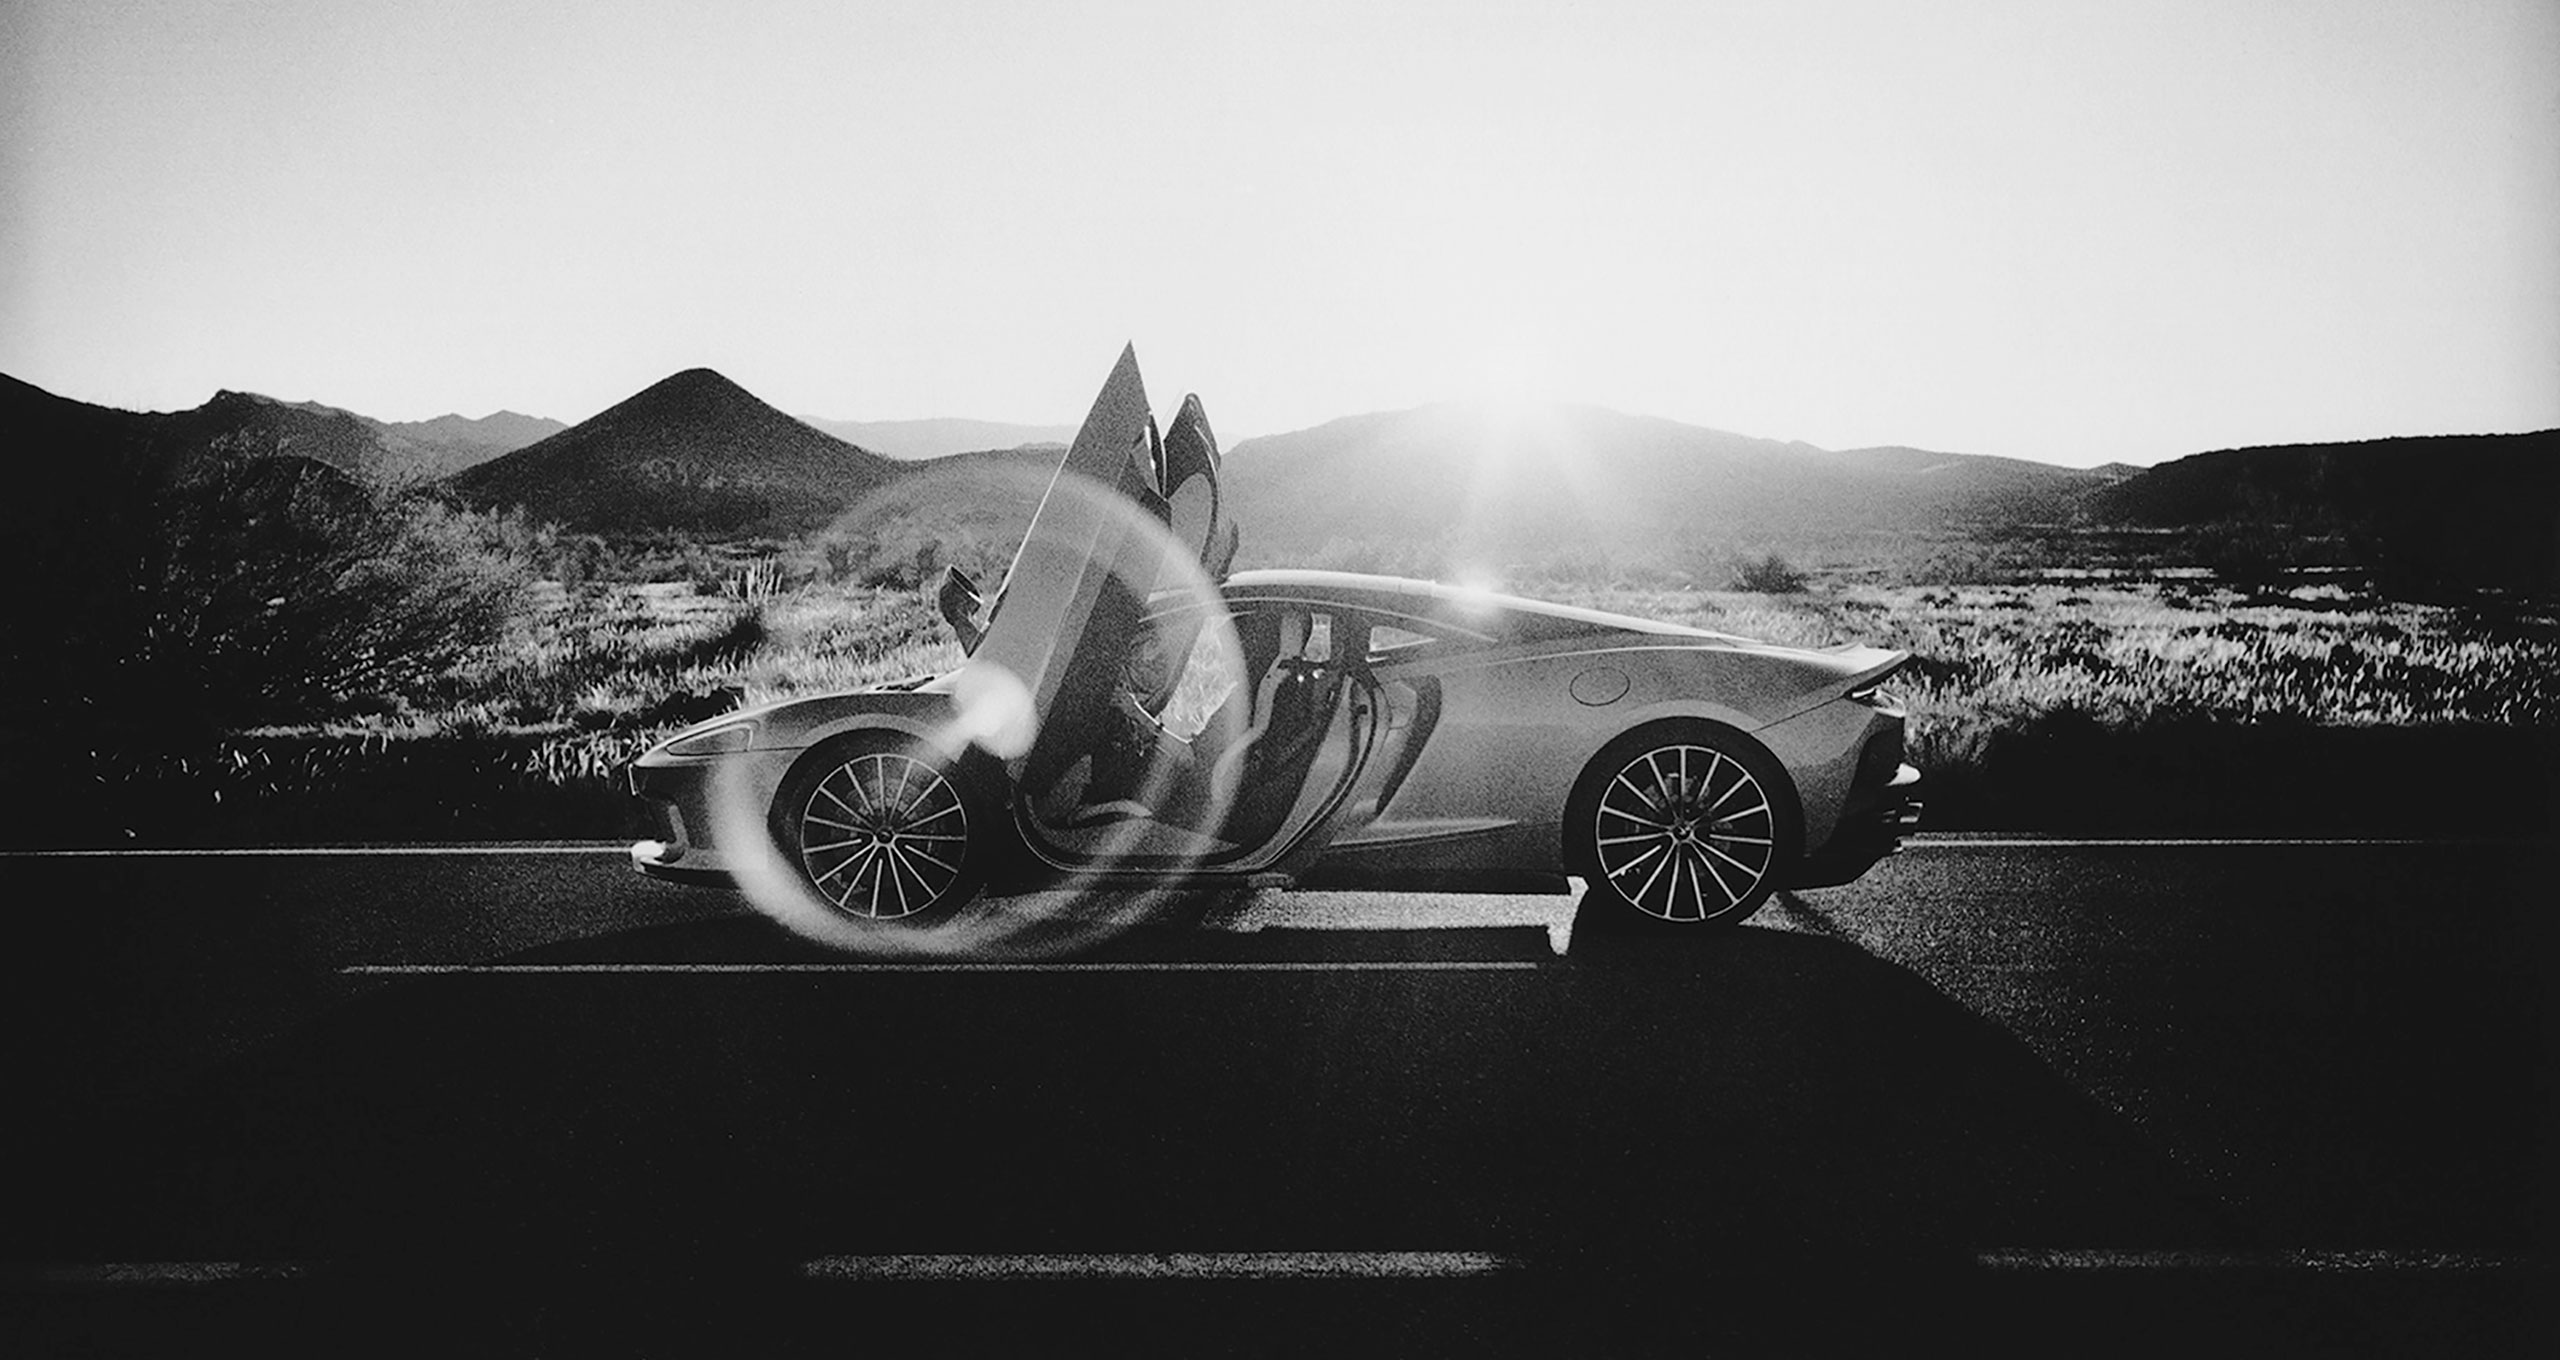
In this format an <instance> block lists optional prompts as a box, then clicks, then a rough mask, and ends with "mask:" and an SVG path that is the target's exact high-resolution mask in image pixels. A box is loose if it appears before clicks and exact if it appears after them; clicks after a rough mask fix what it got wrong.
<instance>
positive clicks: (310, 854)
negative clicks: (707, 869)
mask: <svg viewBox="0 0 2560 1360" xmlns="http://www.w3.org/2000/svg"><path fill="white" fill-rule="evenodd" d="M630 852H631V846H630V844H629V843H628V842H624V841H617V842H615V843H613V844H611V845H594V844H587V843H582V842H558V841H531V842H526V843H525V844H522V845H506V844H495V845H492V844H454V845H234V846H213V847H203V848H193V849H190V848H182V847H166V846H125V847H116V848H110V849H93V850H0V859H237V858H258V857H266V858H282V859H291V858H297V857H300V858H313V859H319V858H326V857H330V856H337V857H341V858H357V859H363V858H369V857H375V856H392V855H431V856H465V857H471V856H480V857H498V856H505V855H593V856H596V857H598V858H602V857H604V856H607V855H613V856H617V857H619V856H624V855H628V854H629V853H630Z"/></svg>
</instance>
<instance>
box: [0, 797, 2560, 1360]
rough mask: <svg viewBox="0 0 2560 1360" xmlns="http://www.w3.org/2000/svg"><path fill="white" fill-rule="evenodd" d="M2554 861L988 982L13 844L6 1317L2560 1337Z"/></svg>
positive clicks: (1187, 937)
mask: <svg viewBox="0 0 2560 1360" xmlns="http://www.w3.org/2000/svg"><path fill="white" fill-rule="evenodd" d="M2541 855H2542V852H2541V851H2539V850H2518V849H2513V848H2473V849H2462V850H2446V849H2441V848H2415V847H2400V848H2389V847H2385V848H2364V849H2352V848H2343V847H2299V848H2292V849H2283V848H2265V849H2256V850H2252V849H2235V848H2229V847H2222V848H2213V849H2179V848H2162V849H2149V850H2142V849H2132V850H2128V849H2121V848H2119V849H2105V848H2098V849H2055V848H2048V849H2043V850H2037V849H2032V848H2030V849H2007V848H2002V847H1978V848H1971V849H1967V848H1962V847H1953V848H1941V849H1938V850H1934V851H1917V852H1913V853H1912V854H1909V855H1906V856H1905V857H1903V858H1902V859H1899V860H1896V861H1894V862H1891V863H1889V864H1887V865H1885V866H1883V867H1882V868H1880V869H1879V870H1878V871H1877V872H1876V874H1874V875H1871V876H1870V878H1869V879H1868V880H1867V881H1866V882H1864V883H1862V884H1861V885H1858V886H1857V887H1856V888H1854V889H1851V890H1845V891H1843V892H1840V893H1831V894H1807V895H1806V896H1805V897H1804V898H1802V899H1801V900H1796V901H1790V902H1786V903H1781V904H1779V905H1777V906H1773V907H1772V908H1771V909H1770V911H1769V913H1768V916H1769V922H1768V923H1769V924H1772V925H1777V926H1780V927H1792V928H1781V929H1765V928H1764V929H1746V930H1742V931H1736V932H1731V933H1728V934H1725V935H1722V936H1720V937H1717V938H1716V939H1714V940H1712V941H1707V942H1703V943H1699V942H1687V943H1685V944H1684V945H1683V947H1679V948H1671V949H1665V948H1662V947H1659V946H1658V945H1655V944H1649V943H1646V942H1642V941H1625V940H1612V941H1606V942H1595V941H1593V940H1591V939H1589V938H1585V939H1583V940H1582V941H1580V942H1579V945H1578V947H1577V948H1576V949H1574V950H1573V951H1572V952H1571V953H1570V954H1569V955H1567V956H1563V957H1559V956H1558V955H1557V954H1556V953H1555V952H1554V950H1553V949H1552V948H1551V939H1550V935H1549V933H1548V932H1547V931H1545V930H1543V929H1540V928H1538V927H1536V926H1533V925H1524V926H1511V927H1493V926H1472V927H1470V926H1464V925H1461V926H1460V927H1458V928H1452V929H1440V930H1374V929H1372V930H1360V929H1350V930H1338V929H1337V930H1311V929H1290V928H1285V927H1283V928H1276V929H1266V930H1262V931H1260V932H1257V933H1251V934H1238V933H1232V932H1203V931H1199V930H1195V929H1186V928H1180V927H1179V926H1167V927H1164V928H1160V929H1155V930H1149V931H1144V932H1141V933H1139V934H1137V935H1134V936H1132V937H1129V938H1126V939H1124V940H1122V941H1120V942H1119V943H1117V944H1115V945H1113V946H1112V947H1111V948H1110V949H1109V950H1107V951H1105V952H1104V953H1103V954H1102V955H1100V956H1097V957H1091V958H1087V959H1085V960H1082V961H1079V962H1073V963H1066V964H1057V963H1040V964H1033V965H1029V966H1013V967H1005V968H983V967H979V968H934V969H919V968H915V967H897V966H863V965H852V966H848V964H847V961H845V960H842V959H840V958H836V957H834V956H830V955H826V954H823V953H820V952H818V951H816V950H815V949H814V948H812V947H809V946H805V945H801V944H799V943H796V942H794V941H792V940H791V939H789V938H788V937H785V936H783V935H781V934H780V933H779V932H778V931H776V930H775V929H774V928H773V927H771V926H769V925H767V924H766V923H765V922H763V921H762V920H761V919H760V918H756V917H751V916H740V915H734V914H720V913H722V912H723V911H724V909H725V908H726V907H727V906H728V901H727V899H722V898H718V897H707V898H706V897H702V896H698V895H692V894H684V893H679V892H675V891H673V890H664V889H659V888H657V887H655V886H654V885H641V884H635V883H631V882H627V881H625V880H624V879H623V878H621V877H615V876H614V875H620V874H621V871H620V870H619V869H618V868H615V867H613V866H612V864H611V863H610V861H609V860H605V859H601V858H595V859H575V858H568V857H556V856H555V857H552V858H550V859H544V860H537V859H526V860H523V861H521V862H509V861H506V860H490V861H481V860H468V861H466V860H455V861H451V862H445V861H430V860H416V859H412V860H404V861H379V860H363V859H358V860H347V861H338V862H325V863H314V862H304V861H299V860H277V861H231V860H225V861H218V862H217V861H209V860H184V859H181V860H146V861H132V860H88V861H64V860H39V861H27V860H19V861H13V862H11V864H10V867H11V868H12V869H13V870H15V871H17V872H18V876H19V877H20V880H21V882H22V883H24V884H26V885H28V886H30V887H32V888H34V889H36V890H37V891H36V893H35V895H33V896H31V897H26V898H22V900H24V901H27V902H29V903H31V904H32V907H33V910H34V911H35V912H36V913H37V914H38V919H39V921H40V922H41V924H40V925H39V926H38V928H37V929H36V930H35V932H34V934H33V938H34V939H35V940H36V941H37V942H38V945H37V947H34V948H30V949H28V950H25V951H23V952H20V953H18V954H16V955H15V956H14V957H13V959H12V961H11V963H10V969H11V972H12V977H11V978H10V984H11V991H10V995H11V1002H10V1004H11V1006H12V1007H13V1013H12V1014H11V1016H10V1020H11V1024H10V1032H11V1034H12V1036H13V1038H12V1041H11V1042H12V1048H11V1050H10V1051H9V1053H8V1061H9V1067H8V1069H7V1071H8V1075H9V1077H10V1079H11V1082H12V1087H13V1089H16V1090H20V1091H33V1092H35V1093H37V1095H38V1096H39V1099H38V1101H36V1102H35V1104H34V1107H35V1110H36V1111H38V1112H39V1113H38V1115H37V1116H36V1117H33V1118H28V1119H22V1120H21V1121H18V1122H17V1123H16V1124H15V1126H14V1128H13V1133H12V1137H13V1138H14V1139H15V1140H16V1146H15V1147H13V1148H12V1149H11V1156H10V1158H9V1160H8V1162H7V1165H8V1166H9V1167H10V1168H11V1171H12V1174H11V1178H10V1179H11V1184H10V1187H9V1195H10V1201H11V1204H12V1209H11V1211H10V1212H9V1213H8V1214H7V1215H6V1216H5V1226H0V1234H5V1237H0V1259H5V1260H7V1261H10V1262H14V1263H15V1264H14V1265H13V1266H11V1267H9V1273H8V1275H7V1277H6V1281H5V1287H0V1310H5V1312H0V1325H5V1327H6V1328H7V1333H6V1335H9V1336H12V1337H14V1338H15V1339H16V1341H17V1342H18V1344H17V1345H15V1346H14V1347H12V1349H13V1350H14V1351H16V1352H18V1353H38V1354H43V1353H118V1352H131V1351H135V1350H141V1351H165V1350H188V1351H195V1350H202V1349H207V1348H208V1347H207V1345H206V1342H208V1341H216V1340H230V1341H234V1342H240V1341H246V1342H249V1343H252V1344H256V1345H258V1346H259V1348H260V1349H262V1350H269V1351H272V1350H278V1349H284V1350H314V1351H317V1350H329V1351H333V1352H336V1351H347V1350H355V1351H363V1352H371V1351H381V1350H386V1349H387V1350H424V1351H442V1352H455V1351H460V1352H471V1353H483V1352H493V1351H494V1352H499V1353H525V1354H552V1353H560V1352H563V1351H580V1350H589V1349H599V1348H601V1349H607V1350H614V1351H621V1352H630V1353H739V1354H756V1353H773V1352H800V1351H819V1350H825V1351H830V1352H841V1351H844V1350H848V1349H853V1348H856V1347H863V1346H867V1345H870V1344H873V1343H877V1342H904V1343H906V1344H908V1345H914V1346H918V1347H921V1346H922V1345H925V1344H931V1345H933V1346H935V1347H936V1348H938V1349H942V1348H957V1349H961V1350H992V1349H1005V1350H1024V1349H1035V1348H1036V1349H1041V1350H1052V1349H1090V1348H1094V1347H1099V1346H1108V1347H1110V1348H1111V1349H1113V1350H1119V1351H1129V1350H1135V1351H1170V1352H1175V1353H1219V1352H1228V1351H1239V1350H1241V1351H1258V1352H1266V1353H1283V1354H1296V1353H1304V1352H1306V1351H1309V1350H1313V1349H1315V1348H1317V1347H1319V1346H1334V1347H1342V1348H1354V1349H1355V1351H1356V1353H1363V1354H1376V1353H1404V1352H1414V1351H1449V1350H1464V1351H1481V1350H1491V1351H1501V1352H1513V1351H1518V1352H1533V1351H1534V1352H1546V1353H1557V1352H1561V1353H1566V1354H1587V1353H1613V1352H1620V1353H1651V1352H1661V1351H1675V1350H1688V1349H1693V1348H1694V1347H1695V1346H1697V1345H1698V1344H1700V1343H1704V1344H1706V1345H1707V1346H1709V1347H1710V1348H1714V1349H1723V1350H1729V1351H1735V1352H1739V1353H1746V1354H1759V1353H1770V1352H1777V1353H1801V1352H1805V1351H1830V1350H1852V1349H1855V1350H1866V1349H1874V1348H1878V1347H1881V1346H1895V1347H1902V1346H1908V1345H1911V1344H1914V1343H1920V1342H1925V1341H1929V1340H1940V1341H1950V1342H1954V1343H1957V1344H1961V1345H1964V1346H1965V1347H1966V1348H1967V1349H1968V1350H1971V1351H1974V1352H1977V1353H1979V1352H1983V1351H1994V1352H2014V1353H2053V1352H2071V1353H2088V1352H2091V1351H2116V1352H2120V1353H2157V1352H2159V1351H2163V1350H2169V1349H2172V1348H2174V1349H2177V1350H2181V1351H2190V1352H2192V1351H2202V1352H2205V1353H2214V1354H2243V1353H2245V1354H2310V1353H2342V1352H2344V1353H2363V1354H2506V1353H2516V1354H2527V1353H2536V1352H2537V1351H2538V1348H2539V1345H2540V1343H2541V1342H2542V1341H2543V1340H2547V1339H2548V1333H2547V1328H2548V1325H2549V1316H2548V1314H2547V1313H2546V1312H2544V1311H2543V1310H2542V1305H2541V1304H2540V1303H2539V1300H2540V1298H2541V1296H2542V1294H2543V1292H2544V1290H2545V1287H2546V1286H2547V1284H2548V1279H2547V1273H2546V1270H2545V1267H2544V1266H2543V1265H2542V1262H2544V1261H2545V1260H2547V1253H2548V1249H2549V1245H2550V1243H2549V1239H2548V1228H2549V1225H2550V1222H2551V1215H2550V1212H2549V1210H2550V1204H2551V1201H2550V1199H2549V1195H2550V1186H2549V1184H2548V1182H2547V1181H2545V1180H2543V1179H2542V1167H2541V1162H2542V1160H2543V1158H2542V1155H2541V1154H2542V1151H2543V1149H2544V1147H2545V1146H2546V1143H2547V1140H2546V1138H2545V1135H2546V1133H2547V1131H2548V1129H2549V1120H2550V1115H2551V1106H2550V1102H2551V1099H2552V1096H2551V1086H2550V1082H2549V1061H2548V1059H2549V1054H2550V1051H2551V1047H2550V1041H2551V1038H2552V1032H2551V1026H2552V1020H2553V1009H2552V1007H2551V1004H2550V997H2549V990H2548V982H2549V980H2550V976H2551V953H2550V941H2551V935H2550V932H2549V930H2548V927H2547V923H2546V922H2545V919H2544V917H2543V915H2542V913H2543V911H2544V910H2545V908H2544V907H2543V906H2542V904H2541V895H2539V894H2537V893H2536V892H2534V890H2533V884H2534V883H2536V882H2538V881H2539V880H2540V875H2541V872H2542V870H2543V869H2544V867H2545V861H2544V860H2543V859H2542V858H2541ZM1446 902H1447V906H1448V909H1449V911H1450V913H1451V915H1452V919H1455V920H1458V921H1461V922H1463V921H1465V920H1467V919H1468V913H1469V911H1470V903H1469V902H1468V901H1467V900H1466V899H1447V900H1446ZM705 913H711V914H710V915H708V916H705V915H704V914H705ZM1353 914H1354V915H1355V916H1356V914H1357V913H1356V910H1355V911H1354V913H1353ZM1286 916H1287V913H1286V912H1285V911H1283V912H1282V913H1281V917H1282V919H1286ZM493 959H498V960H503V961H504V962H505V963H506V964H507V966H508V967H507V970H506V971H495V972H492V971H461V972H444V973H427V974H399V973H393V974H381V973H359V974H349V973H346V972H344V971H342V970H344V969H346V968H348V967H349V966H351V965H354V966H365V965H383V964H388V965H392V966H394V967H399V966H406V965H412V964H419V963H429V964H463V965H471V964H475V963H478V962H483V961H488V960H493Z"/></svg>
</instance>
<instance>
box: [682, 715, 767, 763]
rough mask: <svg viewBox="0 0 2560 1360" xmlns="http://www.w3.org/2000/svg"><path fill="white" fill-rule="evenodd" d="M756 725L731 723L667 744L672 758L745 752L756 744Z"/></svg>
mask: <svg viewBox="0 0 2560 1360" xmlns="http://www.w3.org/2000/svg"><path fill="white" fill-rule="evenodd" d="M755 737H756V725H755V724H754V723H751V722H740V723H730V724H729V725H728V726H726V727H715V728H712V729H711V730H709V731H707V732H696V733H694V734H693V735H691V736H686V737H678V738H676V739H675V740H674V741H671V742H668V743H667V754H668V755H671V756H722V755H727V754H729V753H730V752H732V751H743V750H745V749H747V748H748V747H749V746H751V745H753V744H754V743H755Z"/></svg>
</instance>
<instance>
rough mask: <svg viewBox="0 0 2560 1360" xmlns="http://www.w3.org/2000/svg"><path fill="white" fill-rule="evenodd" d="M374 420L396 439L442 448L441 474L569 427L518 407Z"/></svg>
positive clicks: (513, 450)
mask: <svg viewBox="0 0 2560 1360" xmlns="http://www.w3.org/2000/svg"><path fill="white" fill-rule="evenodd" d="M368 419H370V417H368ZM374 423H375V424H377V425H379V426H380V427H381V428H382V429H383V431H384V432H385V433H386V434H388V435H390V436H391V437H392V439H393V440H395V441H401V440H405V441H407V442H408V443H409V444H410V445H412V446H415V447H418V448H422V449H431V450H437V451H440V452H441V453H442V454H443V456H444V461H445V462H446V463H447V466H445V467H444V468H443V469H442V470H441V471H440V472H438V473H436V474H435V475H438V476H443V475H449V474H451V473H455V472H460V471H461V470H462V469H464V468H466V467H469V466H471V465H472V464H474V463H482V462H487V461H488V460H489V459H491V458H495V457H497V456H498V455H499V454H502V453H513V452H515V451H516V450H517V449H520V448H523V447H524V446H525V445H527V444H532V443H536V442H539V441H541V440H544V439H548V438H550V437H551V436H553V435H555V434H558V433H560V432H561V431H562V430H565V429H567V428H569V427H568V425H566V424H565V423H563V422H561V421H557V420H553V419H551V418H550V417H548V416H528V415H521V414H518V413H517V412H514V411H493V412H491V413H490V414H488V415H485V416H481V417H479V418H478V419H472V418H470V417H468V416H460V415H443V416H437V417H435V418H434V419H432V420H392V421H376V422H374ZM395 447H397V444H396V443H395Z"/></svg>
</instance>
